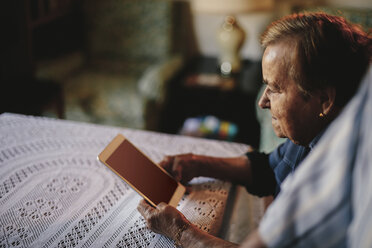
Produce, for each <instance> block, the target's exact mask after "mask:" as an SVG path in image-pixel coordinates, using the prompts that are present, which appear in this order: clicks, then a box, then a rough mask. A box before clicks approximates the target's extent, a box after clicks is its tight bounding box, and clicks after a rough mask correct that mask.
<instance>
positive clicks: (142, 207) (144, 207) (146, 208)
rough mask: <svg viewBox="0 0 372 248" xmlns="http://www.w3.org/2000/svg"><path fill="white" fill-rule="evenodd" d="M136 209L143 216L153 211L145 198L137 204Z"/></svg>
mask: <svg viewBox="0 0 372 248" xmlns="http://www.w3.org/2000/svg"><path fill="white" fill-rule="evenodd" d="M137 210H138V211H139V212H140V213H141V215H142V216H143V217H145V218H147V217H149V215H150V214H151V213H152V212H153V211H154V208H153V207H152V206H151V205H150V204H148V203H147V202H146V201H145V199H142V200H141V201H140V203H139V204H138V206H137Z"/></svg>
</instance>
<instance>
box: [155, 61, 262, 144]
mask: <svg viewBox="0 0 372 248" xmlns="http://www.w3.org/2000/svg"><path fill="white" fill-rule="evenodd" d="M203 75H205V76H207V77H208V76H209V77H211V78H212V79H211V80H214V79H213V78H215V77H220V76H219V74H218V67H217V60H216V59H215V58H211V57H198V58H195V59H194V60H192V61H190V62H189V63H188V65H187V66H186V67H185V68H184V70H182V71H181V72H180V73H178V74H177V75H176V76H175V77H174V78H173V79H172V80H171V81H170V82H169V84H168V85H169V88H168V91H167V96H168V99H167V102H166V104H165V106H164V111H163V115H162V120H161V131H163V132H169V133H177V132H178V131H179V130H180V128H181V127H182V124H183V122H184V121H185V119H186V118H188V117H196V116H204V115H213V116H216V117H217V118H219V119H221V120H226V121H229V122H233V123H235V124H236V125H237V126H238V129H239V131H238V135H237V138H236V139H235V140H234V141H238V142H243V143H246V144H249V145H252V146H254V147H257V146H258V142H259V125H258V122H257V120H256V115H255V104H256V103H255V99H256V95H257V90H258V85H259V84H260V83H261V79H260V78H261V72H260V63H253V62H251V61H244V62H243V67H242V71H241V72H240V73H239V74H235V75H234V76H233V77H231V78H225V79H224V78H221V80H222V81H224V80H226V82H224V83H222V84H225V86H224V85H222V86H221V85H215V84H213V83H212V85H210V84H209V85H208V82H206V83H205V84H206V85H202V84H199V85H198V84H197V83H191V82H190V79H191V80H194V81H195V79H193V78H194V77H196V76H203ZM207 80H208V79H207Z"/></svg>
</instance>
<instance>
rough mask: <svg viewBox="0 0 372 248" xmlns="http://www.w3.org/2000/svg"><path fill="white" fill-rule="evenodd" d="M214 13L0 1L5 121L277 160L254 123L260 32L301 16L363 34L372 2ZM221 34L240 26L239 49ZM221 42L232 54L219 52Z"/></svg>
mask: <svg viewBox="0 0 372 248" xmlns="http://www.w3.org/2000/svg"><path fill="white" fill-rule="evenodd" d="M213 1H214V0H195V1H191V0H190V1H187V0H184V1H181V0H136V1H134V0H89V1H88V0H13V1H2V4H1V10H0V12H1V24H0V27H1V35H0V37H1V39H0V51H1V52H0V54H1V56H0V58H1V62H0V80H1V81H0V82H1V96H0V98H1V99H0V103H1V105H0V111H1V113H3V112H13V113H21V114H30V115H39V116H48V117H54V118H61V119H68V120H75V121H84V122H92V123H97V124H106V125H114V126H121V127H128V128H136V129H147V130H154V131H161V132H167V133H182V134H186V135H193V136H201V137H211V138H218V139H224V140H232V141H239V142H244V143H249V144H252V145H254V146H255V147H258V146H260V143H261V147H262V144H263V140H268V141H269V142H266V143H268V144H269V147H266V148H265V149H270V147H272V146H275V143H273V141H270V140H269V138H268V137H269V134H268V135H267V137H266V136H265V133H264V131H262V130H263V129H264V127H265V126H268V127H269V128H270V124H267V123H266V124H265V118H264V114H260V113H257V112H256V111H257V110H256V100H257V95H258V94H259V90H260V87H261V66H260V60H261V56H262V49H261V47H260V45H259V36H260V34H261V33H262V31H263V30H264V28H265V27H266V26H267V25H268V24H269V23H270V22H272V21H273V20H275V19H277V18H279V17H281V16H283V15H286V14H289V13H293V12H297V11H304V10H310V11H311V10H323V11H327V12H331V13H333V14H338V15H343V16H345V17H347V18H348V19H349V20H351V21H352V22H356V23H359V24H360V25H362V26H363V28H365V29H366V30H369V29H370V27H371V26H372V18H371V17H372V13H371V11H372V2H371V1H370V0H353V1H349V0H309V1H306V0H303V1H300V0H265V1H260V0H256V1H255V0H215V1H216V4H214V3H213ZM235 2H236V3H235ZM234 4H235V5H236V6H235V5H234ZM229 5H231V6H232V5H234V6H235V9H234V8H232V9H231V10H230V9H229ZM240 6H242V7H240ZM226 16H230V17H233V19H231V18H230V19H226ZM226 20H227V21H228V22H227V24H226ZM224 22H225V23H224ZM221 25H222V26H223V27H224V31H223V32H225V33H226V32H230V31H229V30H230V29H234V28H235V27H236V26H239V27H240V28H241V29H242V30H243V31H244V36H243V38H242V39H241V40H239V41H235V40H233V39H235V38H231V37H233V35H232V34H225V33H224V34H221V33H219V32H221V31H219V30H220V29H221ZM219 35H220V36H219ZM228 35H230V38H226V37H228ZM218 37H220V38H218ZM221 37H222V38H223V39H225V38H226V39H228V42H230V43H229V44H227V45H224V44H222V43H219V42H220V40H218V39H221ZM234 42H235V43H234ZM232 43H234V44H232ZM221 44H222V45H221ZM231 45H232V46H235V47H232V48H231ZM227 46H228V47H227ZM223 49H225V50H226V49H227V50H229V49H230V50H231V49H232V50H234V49H235V50H234V51H233V52H235V55H237V56H238V57H237V59H238V60H239V67H238V69H236V70H235V69H234V68H233V67H231V66H232V64H231V63H230V62H228V63H227V64H226V63H223V62H226V61H221V54H222V53H224V50H223ZM231 68H232V69H231ZM260 133H261V135H260ZM260 141H261V142H260ZM262 149H264V148H262Z"/></svg>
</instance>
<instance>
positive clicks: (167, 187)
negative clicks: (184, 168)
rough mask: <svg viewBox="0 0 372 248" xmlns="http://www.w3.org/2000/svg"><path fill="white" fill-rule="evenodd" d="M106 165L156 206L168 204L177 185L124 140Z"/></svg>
mask: <svg viewBox="0 0 372 248" xmlns="http://www.w3.org/2000/svg"><path fill="white" fill-rule="evenodd" d="M106 162H107V164H108V165H109V166H110V167H111V168H112V169H113V170H115V171H116V173H118V174H119V175H121V176H122V177H123V178H125V179H126V180H127V181H128V182H129V183H130V184H132V186H134V187H135V188H137V189H138V190H139V191H140V192H142V193H143V194H144V195H145V196H147V197H148V198H149V199H151V201H153V202H154V203H155V204H156V205H157V204H159V203H160V202H166V203H167V202H169V201H170V199H171V198H172V196H173V194H174V192H175V190H176V189H177V186H178V183H177V182H176V181H175V180H174V179H173V178H172V177H171V176H169V175H168V174H166V173H165V172H164V171H162V170H161V169H159V167H158V166H157V165H156V164H154V163H153V162H152V161H151V160H150V159H149V158H148V157H146V156H145V155H144V154H142V153H141V152H140V151H139V150H137V149H136V148H135V147H134V146H133V145H132V144H131V143H129V141H127V140H126V139H125V140H124V141H123V142H122V143H121V144H120V145H119V146H118V147H117V149H116V150H115V151H114V152H113V153H112V154H111V155H110V156H109V157H108V158H107V160H106Z"/></svg>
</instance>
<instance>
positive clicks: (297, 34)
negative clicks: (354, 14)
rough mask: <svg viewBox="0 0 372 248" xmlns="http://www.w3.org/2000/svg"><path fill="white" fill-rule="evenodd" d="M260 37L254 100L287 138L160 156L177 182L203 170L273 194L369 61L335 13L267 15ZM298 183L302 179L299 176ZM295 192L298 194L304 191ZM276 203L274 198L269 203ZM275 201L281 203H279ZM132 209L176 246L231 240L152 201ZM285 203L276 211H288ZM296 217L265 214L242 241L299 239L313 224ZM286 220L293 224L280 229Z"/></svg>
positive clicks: (365, 45) (360, 36) (361, 39)
mask: <svg viewBox="0 0 372 248" xmlns="http://www.w3.org/2000/svg"><path fill="white" fill-rule="evenodd" d="M262 44H263V46H264V48H265V51H264V55H263V59H262V73H263V79H264V83H265V84H266V89H265V91H264V93H263V95H262V96H261V99H260V101H259V106H260V107H262V108H267V109H269V110H270V112H271V115H272V125H273V128H274V131H275V133H276V135H277V136H279V137H286V138H288V139H287V141H286V142H285V143H284V144H282V145H280V146H279V147H278V148H277V149H276V150H274V151H273V152H272V153H270V154H263V153H258V152H250V153H247V154H246V155H242V156H240V157H236V158H215V157H207V156H200V155H193V154H181V155H177V156H172V157H167V158H165V160H164V161H163V162H162V165H163V166H164V167H165V168H166V169H167V170H168V171H169V172H170V173H172V174H173V175H175V177H176V178H177V179H178V180H180V181H181V182H184V183H186V182H188V181H189V180H191V179H192V178H193V177H196V176H210V177H215V178H219V179H222V180H229V181H231V182H233V183H238V184H241V185H245V186H246V188H247V190H248V191H249V192H251V193H253V194H256V195H259V196H263V195H273V196H277V195H278V194H279V192H280V191H281V189H282V186H281V185H282V182H283V181H284V180H285V179H286V178H287V176H288V175H289V174H293V172H294V171H295V170H296V168H298V167H299V165H300V164H301V162H302V161H303V160H304V159H305V157H306V156H307V155H308V154H309V153H312V150H314V147H315V146H316V145H317V142H318V140H319V139H320V138H321V137H322V136H323V134H324V132H325V131H326V129H327V128H328V126H329V125H330V124H331V123H332V121H333V120H334V119H335V118H336V117H337V116H338V114H339V113H340V112H341V110H342V109H343V107H344V105H345V104H346V103H347V102H348V100H349V99H350V98H351V97H352V96H353V95H354V93H355V91H356V89H357V87H358V85H359V82H360V80H361V78H362V76H363V75H364V74H365V71H366V69H367V67H368V65H369V62H370V54H371V39H370V38H369V37H368V36H367V35H366V34H365V33H364V32H362V31H361V30H360V29H358V28H357V27H354V26H353V25H350V24H348V23H347V22H346V21H345V20H344V19H343V18H340V17H336V16H330V15H327V14H323V13H314V14H298V15H297V14H296V15H292V16H289V17H285V18H283V19H281V20H278V21H277V22H274V23H273V24H271V25H270V26H269V27H268V29H267V30H266V32H265V33H264V34H263V36H262ZM326 137H328V138H330V137H329V135H328V136H326ZM324 139H325V138H322V140H324ZM313 166H316V165H313ZM307 167H309V166H307ZM319 176H320V175H319ZM303 183H304V186H306V182H303ZM294 191H296V189H294ZM305 192H306V191H305ZM283 195H284V193H283ZM298 197H299V198H300V199H302V198H306V194H301V195H298ZM280 198H282V197H280ZM287 200H288V199H287ZM278 202H280V201H279V200H278ZM294 203H296V201H294ZM301 203H302V202H301ZM278 204H279V203H276V201H275V204H274V205H278ZM281 207H282V208H284V209H286V206H285V204H282V206H281ZM295 207H296V204H294V205H293V208H295ZM277 208H278V207H277ZM138 209H139V211H140V212H141V214H142V215H143V216H144V217H145V219H146V221H147V223H148V226H149V227H150V228H151V229H152V230H153V231H155V232H158V233H161V234H164V235H166V236H168V237H170V238H172V239H173V240H175V243H176V244H178V245H182V246H184V247H216V246H224V247H225V246H235V245H234V244H231V243H229V242H226V241H223V240H221V239H218V238H216V237H213V236H211V235H209V234H207V233H204V232H202V231H201V230H199V229H197V228H196V227H195V226H193V225H192V224H191V223H189V221H188V220H186V219H185V217H184V216H183V215H182V214H181V213H180V212H178V211H177V210H176V209H175V208H172V207H170V206H168V205H166V204H159V206H158V207H157V208H156V209H155V208H152V207H151V206H149V205H148V204H146V202H144V201H142V202H141V203H140V205H139V206H138ZM291 210H292V209H290V208H289V209H286V211H287V212H286V211H285V210H283V212H284V213H287V214H289V213H290V212H291ZM302 211H303V210H301V211H299V214H300V213H302ZM270 212H274V210H270V211H269V213H270ZM279 212H280V211H279ZM271 216H272V218H270V220H271V219H273V220H272V221H274V220H275V216H276V215H275V214H271ZM278 216H286V217H288V215H284V214H283V215H278ZM296 217H297V216H293V217H292V218H293V220H294V221H293V222H291V219H288V220H286V219H285V218H281V219H279V218H278V219H279V220H280V221H281V222H280V226H281V227H282V228H281V229H280V228H278V229H274V228H273V226H275V225H276V224H275V222H270V221H268V220H267V219H268V218H266V217H265V219H264V222H263V224H262V225H261V226H260V229H259V230H258V231H256V232H254V233H253V234H252V235H251V236H250V238H249V239H248V240H247V242H246V243H245V244H244V245H245V246H247V247H250V246H252V247H262V246H265V245H266V244H267V245H274V246H276V245H277V244H278V246H281V245H282V244H284V246H285V245H289V246H292V245H295V244H296V243H295V241H296V238H297V237H298V238H301V239H302V238H305V237H306V235H307V233H309V232H310V231H311V230H312V229H311V228H316V227H317V224H318V225H319V224H320V223H315V224H314V225H313V226H310V228H309V229H307V228H306V227H307V223H301V224H302V225H300V227H298V226H296V224H297V222H296V221H295V220H296ZM265 223H270V224H265ZM273 223H274V224H273ZM291 223H292V224H294V226H290V227H292V228H289V229H286V227H287V225H289V224H291ZM296 228H299V229H298V230H297V229H296ZM300 231H301V232H302V231H303V236H301V237H300V236H297V233H300ZM278 233H279V234H281V233H285V234H287V235H288V237H290V238H289V240H291V241H292V239H293V242H289V243H286V242H284V241H285V240H286V238H285V237H286V236H284V237H283V238H281V237H282V236H281V235H278ZM314 237H316V235H314ZM291 238H292V239H291ZM283 240H284V241H283ZM311 240H312V239H311ZM334 240H335V243H334V244H340V243H341V244H342V243H343V241H344V240H341V241H340V239H338V237H335V238H334ZM298 243H300V242H298ZM310 245H311V243H310Z"/></svg>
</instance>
